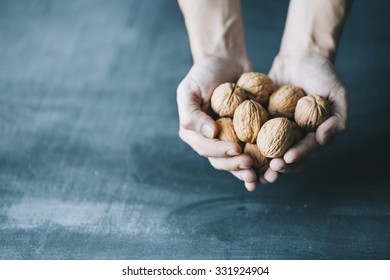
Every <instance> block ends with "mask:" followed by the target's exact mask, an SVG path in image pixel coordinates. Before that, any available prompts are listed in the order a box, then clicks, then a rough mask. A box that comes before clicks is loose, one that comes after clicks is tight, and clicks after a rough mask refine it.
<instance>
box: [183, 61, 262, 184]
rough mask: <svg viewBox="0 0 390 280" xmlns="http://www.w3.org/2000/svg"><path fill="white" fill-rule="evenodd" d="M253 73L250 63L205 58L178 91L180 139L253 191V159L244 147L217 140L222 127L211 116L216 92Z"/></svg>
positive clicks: (215, 166) (193, 68) (194, 66)
mask: <svg viewBox="0 0 390 280" xmlns="http://www.w3.org/2000/svg"><path fill="white" fill-rule="evenodd" d="M250 70H251V64H250V62H249V61H248V60H238V59H237V60H235V59H224V58H218V57H205V58H203V59H201V60H199V61H197V62H196V63H195V64H194V65H193V66H192V68H191V69H190V71H189V72H188V74H187V75H186V77H185V78H184V79H183V80H182V81H181V83H180V84H179V86H178V88H177V104H178V110H179V119H180V129H179V135H180V138H181V139H182V140H183V141H184V142H186V143H187V144H188V145H190V146H191V147H192V148H193V149H194V150H195V151H196V152H197V153H198V154H200V155H201V156H204V157H207V158H208V160H209V162H210V164H211V165H212V166H213V167H214V168H216V169H218V170H227V171H229V172H231V173H232V174H233V175H234V176H236V177H237V178H238V179H240V180H242V181H244V182H245V187H246V188H247V189H248V190H250V191H252V190H254V189H255V188H256V185H257V176H256V173H255V171H254V170H253V169H252V168H251V166H252V159H251V158H250V157H249V156H248V155H245V154H243V153H242V149H241V147H240V145H238V144H237V143H233V142H226V141H220V140H218V139H216V136H217V134H218V126H217V125H216V123H215V121H214V120H213V118H212V117H211V116H210V115H211V108H210V99H211V95H212V92H213V90H214V89H215V88H216V87H217V86H218V85H220V84H222V83H224V82H232V81H236V80H237V79H238V78H239V76H240V75H241V74H242V73H243V72H247V71H250Z"/></svg>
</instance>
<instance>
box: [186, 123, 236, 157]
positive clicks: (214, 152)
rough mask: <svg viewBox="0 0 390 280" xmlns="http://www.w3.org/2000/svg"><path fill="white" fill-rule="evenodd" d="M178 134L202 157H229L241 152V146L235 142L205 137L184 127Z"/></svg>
mask: <svg viewBox="0 0 390 280" xmlns="http://www.w3.org/2000/svg"><path fill="white" fill-rule="evenodd" d="M179 136H180V138H181V139H182V140H183V141H184V142H186V143H187V144H188V145H190V146H191V148H192V149H193V150H194V151H196V152H197V153H198V154H199V155H201V156H204V157H230V156H237V155H239V154H241V147H240V145H238V144H237V143H233V142H228V141H220V140H218V139H210V138H206V137H204V136H203V135H201V134H199V133H197V132H194V131H191V130H187V129H184V128H181V129H180V131H179Z"/></svg>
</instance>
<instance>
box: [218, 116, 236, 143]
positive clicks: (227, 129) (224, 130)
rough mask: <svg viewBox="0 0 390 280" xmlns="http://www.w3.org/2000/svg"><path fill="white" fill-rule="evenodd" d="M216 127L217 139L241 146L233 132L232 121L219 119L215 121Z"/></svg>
mask: <svg viewBox="0 0 390 280" xmlns="http://www.w3.org/2000/svg"><path fill="white" fill-rule="evenodd" d="M216 123H217V126H218V138H219V140H222V141H230V142H236V143H238V144H241V142H240V139H238V137H237V135H236V133H235V132H234V127H233V121H232V119H230V118H220V119H218V120H216Z"/></svg>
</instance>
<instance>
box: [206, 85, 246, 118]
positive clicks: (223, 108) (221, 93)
mask: <svg viewBox="0 0 390 280" xmlns="http://www.w3.org/2000/svg"><path fill="white" fill-rule="evenodd" d="M245 99H246V96H245V92H244V90H243V89H241V88H240V87H239V86H236V84H234V83H224V84H221V85H219V86H218V87H216V89H215V90H214V92H213V95H212V96H211V108H212V109H213V111H214V112H215V113H217V114H218V115H219V116H220V117H233V114H234V110H235V109H236V108H237V106H238V105H240V104H241V103H242V102H243V101H244V100H245Z"/></svg>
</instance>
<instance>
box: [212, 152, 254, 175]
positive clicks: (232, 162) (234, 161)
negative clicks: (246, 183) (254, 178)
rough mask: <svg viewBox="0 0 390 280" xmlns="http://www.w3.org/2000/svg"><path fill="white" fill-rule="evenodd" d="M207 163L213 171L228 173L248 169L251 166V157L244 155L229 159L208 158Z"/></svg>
mask: <svg viewBox="0 0 390 280" xmlns="http://www.w3.org/2000/svg"><path fill="white" fill-rule="evenodd" d="M209 161H210V164H211V165H212V166H213V167H214V168H215V169H218V170H228V171H236V170H242V169H250V168H251V166H252V164H253V161H252V159H251V157H250V156H248V155H245V154H241V155H239V156H235V157H230V158H216V157H210V158H209Z"/></svg>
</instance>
